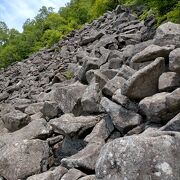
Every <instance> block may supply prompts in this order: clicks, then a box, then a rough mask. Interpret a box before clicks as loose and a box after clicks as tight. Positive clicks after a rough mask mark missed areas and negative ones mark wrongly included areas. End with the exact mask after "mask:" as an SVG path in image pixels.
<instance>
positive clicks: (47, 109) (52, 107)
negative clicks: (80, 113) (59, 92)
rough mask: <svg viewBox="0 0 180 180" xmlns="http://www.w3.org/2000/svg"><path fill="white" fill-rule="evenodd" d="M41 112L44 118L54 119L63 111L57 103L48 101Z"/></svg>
mask: <svg viewBox="0 0 180 180" xmlns="http://www.w3.org/2000/svg"><path fill="white" fill-rule="evenodd" d="M41 112H42V114H43V115H44V117H47V118H49V119H53V118H55V117H57V116H58V115H59V114H60V113H61V110H60V109H59V107H58V104H57V103H56V102H51V101H46V102H45V103H44V105H43V108H42V110H41Z"/></svg>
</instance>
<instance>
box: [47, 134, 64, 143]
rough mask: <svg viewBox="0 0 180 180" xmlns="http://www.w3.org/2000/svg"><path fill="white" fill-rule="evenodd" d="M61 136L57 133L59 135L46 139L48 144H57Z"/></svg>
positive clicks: (61, 138)
mask: <svg viewBox="0 0 180 180" xmlns="http://www.w3.org/2000/svg"><path fill="white" fill-rule="evenodd" d="M63 138H64V137H63V136H62V135H59V136H54V137H50V138H48V139H47V141H48V144H49V145H50V146H52V145H54V144H57V143H58V142H60V141H62V140H63Z"/></svg>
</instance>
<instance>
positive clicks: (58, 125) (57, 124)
mask: <svg viewBox="0 0 180 180" xmlns="http://www.w3.org/2000/svg"><path fill="white" fill-rule="evenodd" d="M100 119H101V118H100V117H99V116H79V117H74V115H73V114H64V115H62V116H61V117H60V118H56V119H52V120H50V122H49V124H50V125H51V126H52V128H53V131H54V132H56V133H59V134H64V135H70V136H73V135H75V134H78V135H80V134H82V133H83V132H84V131H86V130H87V129H89V128H92V127H94V126H95V125H96V124H97V123H98V122H99V121H100Z"/></svg>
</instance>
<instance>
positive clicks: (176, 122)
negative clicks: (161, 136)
mask: <svg viewBox="0 0 180 180" xmlns="http://www.w3.org/2000/svg"><path fill="white" fill-rule="evenodd" d="M160 130H161V131H178V132H180V113H179V114H177V115H176V116H175V117H174V118H173V119H171V120H170V121H169V122H168V123H167V124H166V125H165V126H163V127H162V128H160Z"/></svg>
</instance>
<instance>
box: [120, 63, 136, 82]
mask: <svg viewBox="0 0 180 180" xmlns="http://www.w3.org/2000/svg"><path fill="white" fill-rule="evenodd" d="M135 72H136V70H134V69H132V68H131V67H129V66H127V65H122V67H121V68H120V70H119V72H118V74H117V76H121V77H123V78H124V79H126V80H128V79H129V78H130V77H131V76H132V75H133V74H134V73H135Z"/></svg>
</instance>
